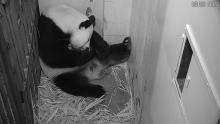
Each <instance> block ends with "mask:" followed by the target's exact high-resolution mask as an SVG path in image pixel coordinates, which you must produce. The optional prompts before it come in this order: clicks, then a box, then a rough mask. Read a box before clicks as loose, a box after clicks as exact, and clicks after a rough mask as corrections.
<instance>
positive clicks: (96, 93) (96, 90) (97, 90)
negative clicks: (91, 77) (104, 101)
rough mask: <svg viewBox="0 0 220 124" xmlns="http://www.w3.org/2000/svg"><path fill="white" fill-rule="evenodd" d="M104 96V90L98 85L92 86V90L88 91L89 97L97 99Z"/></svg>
mask: <svg viewBox="0 0 220 124" xmlns="http://www.w3.org/2000/svg"><path fill="white" fill-rule="evenodd" d="M104 94H105V90H104V88H103V87H102V86H100V85H94V86H93V88H92V89H90V95H91V97H95V98H99V97H101V96H103V95H104Z"/></svg>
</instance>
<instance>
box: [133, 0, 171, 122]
mask: <svg viewBox="0 0 220 124" xmlns="http://www.w3.org/2000/svg"><path fill="white" fill-rule="evenodd" d="M167 5H168V0H163V1H160V0H154V1H150V0H140V1H137V2H133V6H132V15H131V28H130V32H131V38H132V42H133V46H132V47H133V48H132V56H131V59H130V60H129V62H130V63H129V65H130V67H129V70H130V81H131V84H132V86H133V87H134V90H133V91H134V102H135V108H136V110H137V112H136V113H137V114H139V113H141V114H140V117H138V118H139V119H138V120H136V121H137V123H138V124H144V123H149V124H153V120H152V118H151V106H150V105H151V99H152V92H153V89H154V82H155V77H156V73H157V72H156V71H157V65H158V59H159V53H160V49H161V42H162V41H161V39H162V37H163V28H164V22H165V18H166V11H167ZM141 52H142V53H141ZM139 64H140V65H139ZM138 72H140V73H138ZM137 85H139V86H137ZM135 88H137V89H135ZM138 88H141V89H138ZM138 92H140V94H139V93H138Z"/></svg>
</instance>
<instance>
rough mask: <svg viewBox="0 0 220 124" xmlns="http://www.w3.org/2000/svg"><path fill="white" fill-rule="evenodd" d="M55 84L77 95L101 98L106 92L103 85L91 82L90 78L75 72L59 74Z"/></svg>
mask: <svg viewBox="0 0 220 124" xmlns="http://www.w3.org/2000/svg"><path fill="white" fill-rule="evenodd" d="M54 84H55V85H56V86H57V87H59V88H60V89H61V90H62V91H64V92H66V93H69V94H72V95H75V96H82V97H95V98H99V97H101V96H102V95H104V94H105V90H104V88H103V87H102V86H100V85H94V84H91V83H89V80H88V78H86V77H85V76H82V75H80V74H79V73H75V72H73V73H66V74H61V75H59V76H57V77H56V78H55V79H54Z"/></svg>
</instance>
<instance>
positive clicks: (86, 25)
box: [79, 15, 95, 29]
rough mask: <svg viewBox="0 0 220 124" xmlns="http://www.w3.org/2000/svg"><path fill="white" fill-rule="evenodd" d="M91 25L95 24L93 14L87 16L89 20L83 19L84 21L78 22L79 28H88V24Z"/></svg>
mask: <svg viewBox="0 0 220 124" xmlns="http://www.w3.org/2000/svg"><path fill="white" fill-rule="evenodd" d="M91 25H93V26H95V16H93V15H91V16H90V17H89V20H86V21H84V22H81V23H80V25H79V29H81V28H83V27H84V28H88V27H89V26H91Z"/></svg>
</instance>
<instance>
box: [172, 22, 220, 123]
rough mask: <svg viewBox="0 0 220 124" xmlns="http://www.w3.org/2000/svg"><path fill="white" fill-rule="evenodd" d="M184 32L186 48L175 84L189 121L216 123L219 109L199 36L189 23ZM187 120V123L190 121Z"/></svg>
mask: <svg viewBox="0 0 220 124" xmlns="http://www.w3.org/2000/svg"><path fill="white" fill-rule="evenodd" d="M185 30H186V32H185V33H184V34H183V39H184V40H183V47H182V50H181V53H180V60H179V62H178V63H179V64H178V67H177V70H176V74H175V77H174V78H175V80H176V86H177V89H178V93H179V97H180V100H181V103H182V105H183V106H182V109H183V112H184V115H185V119H187V121H186V122H188V123H189V124H217V122H218V119H219V115H220V110H219V108H218V104H217V103H218V102H217V101H218V100H217V99H216V98H217V97H215V88H213V82H211V81H210V77H209V73H208V69H207V68H206V64H205V62H204V61H203V58H202V54H201V53H200V50H199V46H198V43H199V42H197V41H196V37H195V36H194V34H193V32H192V29H191V27H190V26H189V25H187V26H186V28H185ZM188 123H187V124H188Z"/></svg>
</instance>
